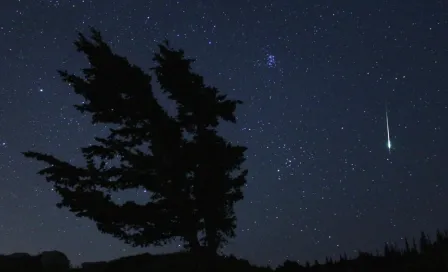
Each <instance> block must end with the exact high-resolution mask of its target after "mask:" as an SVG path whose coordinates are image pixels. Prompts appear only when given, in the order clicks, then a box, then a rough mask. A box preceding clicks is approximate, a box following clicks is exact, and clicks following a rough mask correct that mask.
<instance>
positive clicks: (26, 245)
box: [0, 0, 448, 265]
mask: <svg viewBox="0 0 448 272" xmlns="http://www.w3.org/2000/svg"><path fill="white" fill-rule="evenodd" d="M338 2H339V1H338ZM447 15H448V8H447V7H446V6H445V4H444V2H443V1H423V0H412V1H396V0H390V1H387V0H382V1H353V0H349V1H341V3H335V1H324V0H317V1H287V0H277V1H267V0H257V1H255V0H244V1H233V0H232V1H217V0H210V1H201V0H197V1H193V0H191V1H190V0H189V1H174V0H173V1H171V0H170V1H143V0H134V1H119V0H110V1H104V0H95V1H93V0H6V1H1V3H0V18H2V20H1V21H0V98H1V99H0V117H1V118H0V127H1V133H0V173H1V177H0V218H1V221H0V238H1V241H2V242H1V243H0V252H3V253H9V252H30V253H36V252H38V251H42V250H51V249H58V250H61V251H63V252H64V253H66V254H67V255H68V257H69V258H70V259H71V260H72V262H73V263H75V264H76V263H80V262H83V261H99V260H108V259H112V258H116V257H119V256H124V255H131V254H137V253H140V252H145V251H148V249H134V248H130V247H128V246H126V245H124V244H123V243H122V242H119V241H117V240H115V239H113V238H112V237H109V236H107V235H103V234H100V233H99V231H97V229H96V227H95V224H94V223H93V222H91V221H88V220H85V219H79V218H76V217H74V216H73V215H72V214H71V213H69V212H68V211H67V210H60V209H57V208H56V207H55V203H56V202H57V200H58V196H57V194H56V193H55V192H53V191H52V188H51V186H50V184H47V183H45V181H44V179H43V178H42V177H40V176H38V175H37V174H36V171H38V170H39V169H40V168H41V167H42V165H40V164H38V163H36V162H35V161H31V160H27V159H25V158H24V157H23V156H22V154H21V153H20V152H22V151H26V150H29V149H33V150H36V151H42V152H45V153H51V154H54V155H55V156H57V157H59V158H62V159H65V160H70V161H71V162H74V163H76V162H77V161H81V158H80V151H79V149H78V148H79V147H82V146H85V145H88V144H89V143H90V142H92V140H93V136H94V135H98V134H101V133H104V131H105V129H107V128H105V127H100V126H92V125H91V124H90V117H89V116H82V115H81V114H80V113H78V112H77V111H75V110H74V108H73V107H72V105H74V104H78V103H80V101H81V97H79V96H77V95H75V94H74V93H73V91H72V89H70V87H69V86H67V85H66V84H64V83H63V82H62V80H61V79H60V78H59V77H58V75H57V73H56V70H58V69H61V70H68V71H69V72H78V71H79V69H80V68H83V67H86V66H87V65H88V64H87V62H86V61H85V59H83V56H82V55H80V54H78V53H77V52H76V50H75V47H74V45H73V41H74V40H75V39H76V37H77V36H76V35H77V32H78V31H82V32H84V33H87V31H88V28H89V26H94V27H96V28H97V29H99V30H100V31H101V32H102V34H103V36H104V38H105V40H107V41H108V42H109V43H110V44H111V46H112V47H113V49H114V50H115V51H116V52H117V53H119V54H122V55H124V56H126V57H128V59H129V60H130V61H131V62H133V63H135V64H137V65H139V66H141V67H142V68H144V69H146V70H147V71H149V68H150V67H152V65H153V63H152V61H151V59H152V54H153V52H154V50H156V49H157V43H158V42H161V41H163V39H164V38H168V39H169V40H170V42H171V44H172V46H173V47H175V48H182V49H184V50H185V52H186V54H187V55H188V56H189V57H193V58H196V59H197V62H196V63H195V65H194V69H195V72H198V73H199V74H201V75H203V76H204V78H205V81H206V83H207V84H210V85H214V86H216V87H217V88H219V89H220V90H221V91H223V92H224V93H228V94H229V96H230V97H231V98H235V99H241V100H243V101H244V102H245V103H244V104H243V105H242V106H240V108H239V109H238V111H237V116H238V123H237V125H225V126H223V128H222V130H221V133H222V134H223V135H225V136H227V137H229V138H230V139H231V140H232V141H234V142H238V143H242V144H244V145H246V146H247V147H248V148H249V149H248V151H247V153H246V154H247V157H248V160H247V163H246V167H247V168H248V169H249V180H248V186H247V188H246V189H245V200H244V201H242V202H241V203H239V204H238V205H237V214H238V231H237V235H238V236H237V238H236V239H235V240H232V241H231V243H230V244H229V245H228V246H227V247H226V248H225V252H226V253H232V254H235V255H236V256H238V257H242V258H247V259H248V260H250V261H251V262H254V263H257V264H262V265H264V264H272V265H277V264H279V263H281V262H283V261H284V260H285V259H286V258H288V259H291V260H300V261H306V260H310V261H312V260H314V259H318V260H322V259H323V258H325V256H339V254H341V253H343V252H347V254H349V255H350V254H353V253H354V252H356V251H357V250H363V251H373V250H376V249H381V248H382V246H383V242H386V241H393V242H400V241H402V239H403V238H404V236H409V237H411V236H417V235H418V234H419V232H420V231H421V230H424V231H427V232H429V233H433V232H434V231H435V230H436V229H437V228H441V229H445V228H447V227H448V217H446V209H445V207H447V206H448V200H447V197H446V191H447V189H448V185H447V183H446V175H447V170H446V169H447V168H446V167H444V162H446V161H447V160H448V153H447V152H448V143H447V141H446V139H448V128H447V125H446V119H445V118H446V117H447V116H448V77H447V72H448V38H447V36H446V33H447V31H448V19H447V18H448V17H447ZM386 104H387V108H388V117H389V126H390V133H391V142H392V150H391V154H389V151H388V148H387V135H386V120H385V105H386ZM167 106H168V107H169V104H168V103H167ZM119 197H120V198H123V199H124V198H138V199H141V200H143V199H144V194H142V193H141V192H125V193H123V194H121V195H120V196H119ZM176 247H177V246H176V245H175V244H173V245H172V246H170V247H168V248H167V249H152V248H151V249H150V251H151V252H164V251H165V250H168V251H172V250H175V249H176Z"/></svg>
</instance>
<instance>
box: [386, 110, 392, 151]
mask: <svg viewBox="0 0 448 272" xmlns="http://www.w3.org/2000/svg"><path fill="white" fill-rule="evenodd" d="M386 130H387V148H388V149H389V154H390V149H391V148H392V143H391V142H390V131H389V116H388V115H387V104H386Z"/></svg>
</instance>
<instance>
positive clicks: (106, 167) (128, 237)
mask: <svg viewBox="0 0 448 272" xmlns="http://www.w3.org/2000/svg"><path fill="white" fill-rule="evenodd" d="M91 31H92V35H91V39H88V38H86V37H85V36H84V35H83V34H81V33H79V38H78V40H77V41H76V42H75V46H76V48H77V51H78V52H81V53H84V54H85V55H86V57H87V59H88V61H89V63H90V67H89V68H86V69H83V70H82V72H83V77H80V76H77V75H74V74H69V73H68V72H67V71H59V74H60V76H61V77H62V79H63V80H64V81H65V82H67V83H69V84H70V86H71V87H72V88H73V90H74V92H75V93H76V94H78V95H81V96H83V97H84V99H85V102H84V103H82V104H80V105H75V107H76V109H77V110H78V111H80V112H81V113H88V114H91V116H92V123H93V124H104V125H107V126H109V127H110V131H109V135H108V136H107V137H104V138H101V137H95V138H94V140H95V144H92V145H89V146H87V147H83V148H82V149H81V151H82V155H83V157H84V158H85V165H84V166H75V165H73V164H71V163H69V162H66V161H62V160H60V159H58V158H56V157H54V156H52V155H49V154H45V153H39V152H35V151H27V152H24V153H23V154H24V155H25V156H26V157H28V158H33V159H35V160H38V161H42V162H45V163H46V164H47V167H45V168H44V169H42V170H40V171H39V172H38V174H40V175H42V176H45V177H46V180H47V181H48V182H51V183H52V184H53V186H54V188H55V191H56V192H57V193H58V194H59V195H60V196H61V197H62V200H61V202H60V203H58V207H66V208H68V209H69V210H70V211H71V212H73V213H74V214H75V215H76V216H79V217H86V218H89V219H91V220H93V221H95V222H96V223H97V227H98V229H99V230H100V231H102V232H104V233H108V234H111V235H113V236H115V237H117V238H119V239H121V240H123V241H125V242H126V243H129V244H131V245H133V246H149V245H162V244H165V243H169V242H170V241H172V240H173V239H174V238H180V239H181V240H182V241H184V242H185V243H184V244H185V246H186V247H187V248H190V249H192V250H195V249H198V250H199V249H200V248H204V247H205V248H207V249H208V250H210V251H212V252H216V250H218V249H219V247H220V246H222V245H223V244H225V242H226V241H227V239H228V238H230V237H233V236H235V232H234V229H235V226H236V217H235V213H234V204H235V203H236V202H237V201H239V200H241V199H242V198H243V193H242V188H243V187H244V185H245V183H246V175H247V170H244V169H242V168H241V165H242V163H243V162H244V152H245V150H246V148H245V147H243V146H238V145H233V144H232V143H230V142H229V141H227V140H226V139H224V138H223V137H221V136H220V135H219V134H218V132H217V127H218V125H219V123H220V122H221V120H223V121H228V122H232V123H235V122H236V117H235V110H236V106H237V105H238V104H241V101H239V100H231V99H227V97H226V95H223V94H221V93H220V92H219V90H218V89H216V88H214V87H210V86H206V85H205V84H204V80H203V77H202V76H200V75H198V74H196V73H194V72H192V69H191V64H192V62H193V61H194V60H192V59H187V58H185V56H184V52H183V51H182V50H174V49H172V48H170V47H169V43H168V42H167V41H165V42H164V43H163V44H159V52H158V53H156V54H155V56H154V61H155V62H156V64H157V65H156V67H154V68H152V71H153V72H154V74H155V77H156V79H157V82H158V83H159V85H160V88H161V90H162V92H163V93H165V94H166V95H167V96H168V98H169V99H171V100H172V101H174V102H175V103H176V105H177V113H176V114H175V115H174V116H173V115H170V114H168V113H167V111H166V110H165V109H164V107H163V106H162V105H160V103H159V102H158V100H157V99H156V97H155V95H154V90H153V87H152V76H151V75H150V74H147V73H145V72H144V71H143V70H142V69H141V68H139V67H137V66H135V65H132V64H130V63H129V61H128V60H127V59H126V58H124V57H122V56H119V55H117V54H115V53H114V52H112V50H111V48H110V47H109V45H108V44H107V43H106V42H104V40H103V38H102V36H101V34H100V32H99V31H97V30H95V29H91ZM114 162H115V163H114ZM126 189H139V190H142V191H143V190H144V191H146V192H148V194H147V200H148V201H147V202H146V203H145V204H138V203H137V202H136V201H127V202H125V203H118V202H116V201H115V200H114V198H113V197H112V193H113V192H119V191H123V190H126Z"/></svg>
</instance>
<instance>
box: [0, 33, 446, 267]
mask: <svg viewBox="0 0 448 272" xmlns="http://www.w3.org/2000/svg"><path fill="white" fill-rule="evenodd" d="M91 34H92V35H91V37H90V39H89V38H87V37H85V36H84V35H83V34H82V33H79V38H78V40H77V41H75V43H74V44H75V46H76V50H77V51H78V52H80V53H82V54H84V57H86V59H87V60H88V63H89V65H90V66H89V67H88V68H84V69H82V76H78V75H75V74H72V73H69V72H68V71H59V75H60V76H61V78H62V80H63V81H64V82H66V83H67V84H68V85H69V86H70V87H71V88H72V89H73V91H74V93H76V94H77V95H80V96H82V97H83V98H84V102H83V103H81V104H78V105H74V106H75V108H76V109H77V110H78V111H79V112H81V113H82V114H86V115H90V116H91V122H92V124H100V125H101V126H102V127H108V128H109V134H108V135H107V136H105V137H94V138H93V140H92V141H93V142H94V143H93V144H90V145H88V146H85V147H81V148H80V150H81V153H82V155H83V157H84V165H74V164H72V163H71V162H70V161H63V160H60V159H58V158H56V157H55V156H53V155H51V154H45V153H41V152H39V151H31V150H30V151H27V152H23V154H24V156H25V157H27V158H31V159H34V160H37V161H41V162H44V163H45V164H46V167H45V168H43V169H41V170H40V171H39V172H38V174H39V175H42V176H44V177H45V178H46V180H47V181H48V182H49V183H51V184H52V185H53V188H54V191H55V192H56V193H58V194H59V195H60V196H61V201H60V202H59V203H58V204H57V206H58V207H59V208H67V209H68V210H69V211H70V212H72V213H74V214H75V215H76V216H78V217H83V218H88V219H90V220H92V221H94V222H95V223H96V226H97V229H98V230H99V231H101V232H103V233H106V234H109V235H111V236H113V237H115V238H117V239H119V240H122V241H123V242H125V243H127V244H129V245H131V246H134V247H144V248H146V247H149V246H163V245H165V244H169V243H171V242H173V241H176V242H180V243H181V244H182V245H183V252H179V253H175V254H167V255H150V254H143V255H138V256H132V257H126V258H121V259H118V260H114V261H111V262H106V263H89V264H87V263H85V264H84V265H83V268H77V269H74V268H70V269H72V270H73V269H74V270H82V271H92V272H96V271H98V272H99V271H111V272H112V271H129V272H131V271H133V272H137V271H142V272H143V271H180V272H183V271H191V272H193V271H195V272H199V271H201V272H213V271H223V272H224V271H254V272H255V271H260V272H261V271H266V272H268V271H273V270H272V269H271V268H269V267H264V268H261V267H255V266H252V265H250V264H249V262H248V261H245V260H239V259H236V258H235V257H225V256H222V255H220V251H221V249H222V248H223V247H224V246H225V245H226V243H227V242H228V241H229V240H230V239H232V238H234V237H235V235H236V232H235V229H236V225H237V218H236V215H235V211H234V206H235V204H236V203H237V202H238V201H241V200H243V198H244V194H243V191H244V190H243V189H244V187H245V185H246V176H247V174H248V170H247V169H244V167H243V166H242V165H243V163H244V161H245V155H244V153H245V151H246V149H247V148H246V147H244V146H241V145H236V144H234V143H232V142H230V141H228V140H226V139H225V138H224V137H222V136H221V135H220V134H219V129H218V127H219V125H220V124H221V123H222V122H228V123H230V124H232V123H236V121H237V117H236V114H235V111H236V109H237V106H238V105H241V104H242V101H240V100H233V99H229V98H227V95H226V94H223V93H222V92H220V91H219V90H218V89H217V88H215V87H212V86H207V85H205V83H204V79H203V77H202V76H201V75H199V74H196V73H194V72H193V71H192V68H191V65H192V63H193V62H194V61H195V60H193V59H187V58H185V54H184V51H183V50H176V49H173V48H171V47H170V45H169V43H168V41H165V42H164V43H162V44H159V45H158V49H159V50H158V52H157V53H155V54H154V58H153V60H154V62H155V64H156V66H155V67H153V68H151V69H150V71H151V72H152V73H146V72H144V69H141V68H140V67H137V66H136V65H133V64H131V63H129V61H128V60H127V59H126V58H125V57H122V56H119V55H117V54H115V53H114V52H113V50H112V49H111V48H110V46H109V45H108V44H107V43H106V42H105V41H104V40H103V38H102V36H101V33H100V32H99V31H97V30H95V29H91ZM153 79H155V80H156V82H157V83H158V86H159V89H160V90H158V91H159V93H161V94H162V95H165V96H166V97H167V98H168V99H169V100H170V101H171V102H172V103H173V104H175V105H176V112H175V113H169V112H168V111H167V110H166V109H165V108H164V107H163V106H162V105H161V104H160V103H159V100H158V99H157V95H155V94H154V92H155V91H156V90H155V89H156V88H153V85H152V84H153V83H152V81H153ZM126 190H140V191H141V192H142V194H144V195H145V201H146V202H143V203H142V201H141V200H142V199H141V198H140V199H138V200H140V201H137V200H129V201H126V202H124V203H123V201H119V200H118V199H117V197H116V196H117V195H116V193H119V192H122V191H126ZM417 244H418V245H419V246H417ZM447 254H448V235H447V233H440V232H438V233H437V239H436V240H435V241H434V242H431V241H430V240H429V239H428V238H427V237H426V236H425V235H424V234H422V237H421V238H420V241H418V243H416V242H414V241H413V242H412V245H409V243H408V242H406V246H405V248H404V249H398V248H397V247H394V246H392V245H387V246H386V247H385V249H384V254H383V255H380V254H376V255H372V254H368V253H360V255H359V256H358V257H357V258H355V259H351V260H349V259H348V258H345V257H341V258H340V259H339V260H337V261H336V260H335V261H334V260H331V259H328V260H327V262H326V263H325V264H318V263H317V262H316V263H314V264H313V265H310V264H304V265H300V264H298V263H295V262H292V261H287V262H285V263H284V264H283V265H282V266H280V267H278V268H277V269H276V271H283V272H287V271H315V272H317V271H444V270H445V269H446V267H447V265H446V263H447V260H448V257H447ZM57 255H58V256H60V255H61V254H57ZM45 256H47V255H45ZM59 259H60V260H62V261H61V263H62V264H63V265H62V267H61V266H60V265H56V266H55V265H53V266H51V265H44V266H42V265H41V263H42V261H45V260H46V257H45V258H43V257H42V256H34V257H30V256H29V255H26V254H19V255H14V256H3V257H2V258H0V271H8V270H10V269H11V267H15V264H27V265H25V266H23V265H22V268H23V267H30V269H29V270H26V271H48V269H50V268H51V269H56V268H57V269H59V270H61V269H62V270H64V269H65V270H68V269H69V267H68V265H66V263H67V262H65V259H64V258H62V259H61V258H59ZM44 263H45V262H44ZM50 263H52V261H51V262H50ZM2 264H3V269H2ZM28 264H29V266H28ZM32 264H34V265H32ZM5 267H6V268H5ZM31 267H34V268H35V269H33V268H31ZM43 267H46V268H45V269H44V268H43ZM43 269H44V270H43ZM11 271H19V270H18V268H12V270H11Z"/></svg>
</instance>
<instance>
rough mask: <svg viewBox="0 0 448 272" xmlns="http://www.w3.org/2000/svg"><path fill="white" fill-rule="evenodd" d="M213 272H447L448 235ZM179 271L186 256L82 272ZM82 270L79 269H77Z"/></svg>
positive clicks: (228, 261) (187, 266)
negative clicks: (352, 253)
mask: <svg viewBox="0 0 448 272" xmlns="http://www.w3.org/2000/svg"><path fill="white" fill-rule="evenodd" d="M217 263H218V265H217V269H216V270H215V271H216V272H231V271H235V272H274V271H275V272H356V271H362V272H382V271H391V272H397V271H403V272H416V271H422V272H425V271H427V272H432V271H448V232H447V231H445V232H440V231H437V234H436V237H435V239H434V240H433V241H431V239H430V237H429V236H428V235H426V234H425V233H423V232H422V233H421V236H420V238H419V239H412V240H408V239H405V241H404V246H402V247H398V246H397V245H394V244H390V243H386V244H385V246H384V249H383V250H381V251H378V252H376V253H375V254H372V253H367V252H359V253H358V256H356V257H354V258H351V259H350V258H348V257H347V256H346V254H343V255H341V256H340V257H339V258H338V259H337V260H333V259H331V258H327V259H326V261H325V262H323V263H319V262H318V261H314V262H311V263H310V262H307V263H303V264H299V263H298V262H295V261H291V260H287V261H285V262H284V263H283V264H282V265H280V266H278V267H277V268H276V269H273V268H270V267H257V266H253V265H251V264H250V263H249V262H248V261H247V260H243V259H238V258H236V257H234V256H220V257H218V259H217ZM125 269H129V271H136V272H137V271H146V270H145V269H148V270H147V271H154V272H158V271H160V272H162V271H179V272H190V271H191V272H193V271H196V270H194V268H192V263H191V258H189V254H188V253H177V254H167V255H159V256H157V255H149V254H142V255H139V256H133V257H126V258H121V259H117V260H114V261H112V262H108V263H97V264H96V265H95V264H92V266H91V269H88V266H86V269H85V270H84V271H92V272H95V271H105V272H106V271H110V272H115V271H124V270H125ZM79 270H80V271H83V270H82V269H79Z"/></svg>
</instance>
